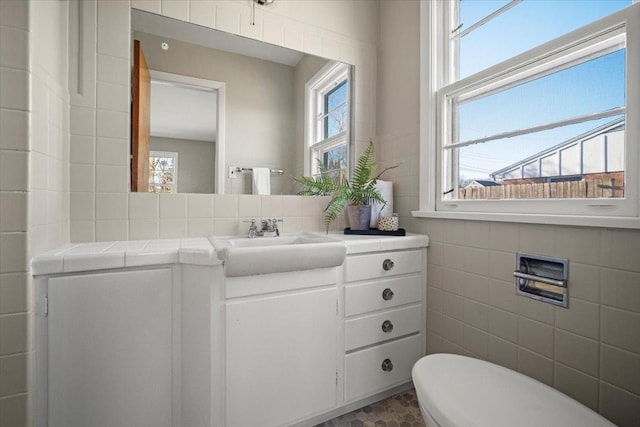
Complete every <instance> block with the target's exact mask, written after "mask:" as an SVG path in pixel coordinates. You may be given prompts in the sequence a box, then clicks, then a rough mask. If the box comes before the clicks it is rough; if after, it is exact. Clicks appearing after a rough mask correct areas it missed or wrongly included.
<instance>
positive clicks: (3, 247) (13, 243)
mask: <svg viewBox="0 0 640 427" xmlns="http://www.w3.org/2000/svg"><path fill="white" fill-rule="evenodd" d="M0 253H1V254H2V256H1V257H0V273H20V272H23V271H27V270H28V268H29V265H28V264H29V263H28V259H27V254H28V253H29V252H28V235H27V233H1V234H0Z"/></svg>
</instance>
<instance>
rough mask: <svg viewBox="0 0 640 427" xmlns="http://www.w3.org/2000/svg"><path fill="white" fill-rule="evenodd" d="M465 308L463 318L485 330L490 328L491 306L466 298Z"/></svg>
mask: <svg viewBox="0 0 640 427" xmlns="http://www.w3.org/2000/svg"><path fill="white" fill-rule="evenodd" d="M463 308H464V314H463V320H464V322H465V323H466V324H468V325H471V326H473V327H474V328H478V329H481V330H483V331H488V330H489V307H488V306H487V305H486V304H481V303H478V302H475V301H472V300H469V299H466V298H465V299H464V302H463ZM474 353H475V352H474Z"/></svg>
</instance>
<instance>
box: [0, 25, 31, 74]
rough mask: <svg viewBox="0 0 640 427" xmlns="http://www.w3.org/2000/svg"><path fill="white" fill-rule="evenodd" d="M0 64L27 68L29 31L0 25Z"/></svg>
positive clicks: (21, 68)
mask: <svg viewBox="0 0 640 427" xmlns="http://www.w3.org/2000/svg"><path fill="white" fill-rule="evenodd" d="M0 66H2V67H9V68H17V69H20V70H27V71H28V70H29V68H30V67H29V32H28V31H26V30H24V29H21V28H15V27H6V26H2V27H0Z"/></svg>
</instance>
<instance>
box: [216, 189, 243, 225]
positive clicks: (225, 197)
mask: <svg viewBox="0 0 640 427" xmlns="http://www.w3.org/2000/svg"><path fill="white" fill-rule="evenodd" d="M213 203H214V217H215V218H237V217H238V196H237V195H234V194H216V195H215V196H214V202H213ZM234 221H235V222H237V220H235V219H234ZM217 233H218V232H217V228H216V234H217Z"/></svg>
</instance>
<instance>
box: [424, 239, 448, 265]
mask: <svg viewBox="0 0 640 427" xmlns="http://www.w3.org/2000/svg"><path fill="white" fill-rule="evenodd" d="M427 256H428V257H429V262H431V263H433V264H438V265H442V264H443V263H444V246H443V245H442V243H440V242H434V241H432V240H429V247H428V248H427Z"/></svg>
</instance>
